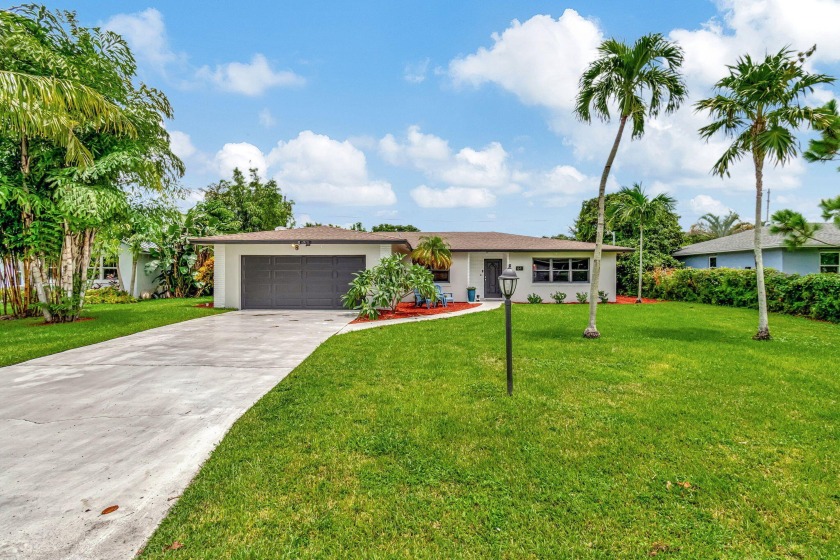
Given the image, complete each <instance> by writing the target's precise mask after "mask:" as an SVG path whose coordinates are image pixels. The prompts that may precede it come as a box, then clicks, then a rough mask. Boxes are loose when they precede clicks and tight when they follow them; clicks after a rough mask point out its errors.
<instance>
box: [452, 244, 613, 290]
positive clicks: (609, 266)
mask: <svg viewBox="0 0 840 560" xmlns="http://www.w3.org/2000/svg"><path fill="white" fill-rule="evenodd" d="M552 257H554V258H557V257H560V258H564V257H565V258H569V257H571V258H584V257H586V258H589V259H590V261H589V266H590V270H591V267H592V254H591V253H580V252H574V253H569V252H567V253H563V252H558V253H513V252H511V253H469V285H471V286H475V288H476V296H477V297H478V298H480V299H484V259H501V260H502V267H503V268H507V266H508V264H510V265H512V266H513V268H514V270H515V269H516V267H517V266H521V267H522V268H523V270H517V271H516V274H517V276H519V281H518V282H517V284H516V291H515V292H514V294H513V298H511V299H512V300H513V301H523V302H524V301H527V300H528V295H529V294H538V295H539V296H540V297H542V298H543V301H546V302H551V301H553V300H552V299H551V294H552V293H554V292H565V293H566V301H572V302H573V301H576V300H575V294H576V293H577V292H587V293H588V292H589V288H590V285H589V282H558V283H551V282H534V281H533V274H532V270H533V259H534V258H552ZM467 260H468V258H467V253H454V254H453V259H452V270H451V271H450V278H451V279H452V282H451V286H449V288H450V289H444V291H446V292H453V293H454V294H455V301H466V300H467V287H468V286H467V273H466V271H467ZM615 264H616V254H615V253H604V254H603V256H602V259H601V279H600V288H599V289H600V290H603V291H605V292H607V293H608V294H609V298H610V301H615V296H616V293H615V282H616V278H615ZM445 287H446V286H445Z"/></svg>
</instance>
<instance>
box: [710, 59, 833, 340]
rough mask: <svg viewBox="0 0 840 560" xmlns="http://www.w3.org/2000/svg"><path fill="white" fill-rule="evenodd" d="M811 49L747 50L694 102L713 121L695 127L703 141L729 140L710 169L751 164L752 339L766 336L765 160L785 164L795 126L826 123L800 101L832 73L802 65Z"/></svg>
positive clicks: (724, 171)
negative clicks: (755, 53)
mask: <svg viewBox="0 0 840 560" xmlns="http://www.w3.org/2000/svg"><path fill="white" fill-rule="evenodd" d="M813 52H814V49H811V50H809V51H808V52H805V53H798V55H797V54H794V52H793V51H791V50H789V49H787V48H784V49H782V50H780V51H779V52H778V53H776V54H772V55H770V54H768V55H766V56H765V57H764V60H761V61H756V60H753V59H752V58H751V57H750V56H749V55H745V56H743V57H741V58H739V59H738V61H737V62H736V63H735V65H734V66H729V75H728V76H726V77H725V78H722V79H721V80H719V81H718V82H717V83H716V84H715V89H716V90H717V94H716V95H714V96H713V97H710V98H708V99H703V100H701V101H698V102H697V104H696V105H695V108H696V110H697V111H708V112H709V116H710V117H711V118H712V123H711V124H709V125H706V126H704V127H703V128H701V129H700V136H701V137H702V138H705V139H706V140H708V139H709V138H711V137H712V136H714V135H715V134H717V133H718V132H723V133H724V134H725V135H726V136H727V137H730V138H732V139H733V140H732V144H730V146H729V147H728V148H727V149H726V151H725V152H724V153H723V155H721V157H720V159H718V161H717V162H716V163H715V165H714V167H713V168H712V173H713V174H715V175H720V176H721V177H722V176H724V175H726V176H728V175H729V170H730V169H731V168H732V166H733V165H734V164H735V163H736V162H737V161H739V160H740V159H741V158H742V157H745V156H750V157H751V158H752V160H753V165H754V167H755V237H754V247H753V251H754V253H755V270H756V282H757V287H758V332H757V333H756V335H755V336H754V337H753V338H755V339H756V340H769V339H770V327H769V324H768V318H767V293H766V290H765V286H764V261H763V259H762V254H761V231H762V221H761V213H762V212H761V210H762V196H763V183H764V163H765V161H770V162H773V163H774V164H777V165H785V164H786V163H787V162H789V161H790V160H792V159H793V158H795V157H796V155H797V153H798V151H799V148H798V143H797V141H796V137H795V136H794V131H796V130H797V129H799V128H800V127H802V126H811V127H813V128H817V129H819V128H820V127H823V126H827V123H828V119H829V116H828V115H827V113H826V112H825V111H824V110H822V109H813V108H810V107H807V106H803V105H801V103H800V102H801V99H802V97H803V96H804V95H805V94H806V93H809V92H812V91H813V90H814V86H816V85H819V84H828V83H831V82H833V81H834V78H832V77H830V76H827V75H824V74H811V73H809V72H806V71H805V70H804V68H803V64H804V63H805V60H806V59H807V58H808V57H809V56H810V55H811V54H813Z"/></svg>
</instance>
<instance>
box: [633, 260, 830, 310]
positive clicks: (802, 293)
mask: <svg viewBox="0 0 840 560" xmlns="http://www.w3.org/2000/svg"><path fill="white" fill-rule="evenodd" d="M764 278H765V283H766V286H767V305H768V307H769V309H770V311H776V312H779V313H788V314H791V315H804V316H806V317H811V318H813V319H822V320H824V321H831V322H833V323H840V274H808V275H806V276H799V275H797V274H784V273H781V272H778V271H776V270H773V269H765V272H764ZM644 287H645V295H646V296H647V297H652V298H656V299H666V300H674V301H696V302H698V303H711V304H714V305H728V306H732V307H750V308H753V309H756V308H758V301H757V300H758V291H757V288H756V281H755V270H741V269H735V268H712V269H701V268H677V269H659V270H655V271H653V272H648V273H645V277H644Z"/></svg>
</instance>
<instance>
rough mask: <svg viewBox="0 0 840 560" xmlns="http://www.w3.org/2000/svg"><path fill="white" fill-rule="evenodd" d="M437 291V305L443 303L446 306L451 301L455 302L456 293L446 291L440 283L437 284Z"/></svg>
mask: <svg viewBox="0 0 840 560" xmlns="http://www.w3.org/2000/svg"><path fill="white" fill-rule="evenodd" d="M435 291H436V292H437V301H436V302H435V306H437V305H439V304H441V303H442V304H443V306H444V307H446V306H447V304H449V303H455V295H454V294H453V293H452V292H444V291H443V288H441V287H440V284H435Z"/></svg>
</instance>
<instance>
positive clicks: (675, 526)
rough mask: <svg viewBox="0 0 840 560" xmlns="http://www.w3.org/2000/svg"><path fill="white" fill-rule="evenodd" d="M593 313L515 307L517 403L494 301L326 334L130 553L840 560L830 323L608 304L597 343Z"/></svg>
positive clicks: (836, 381) (834, 334) (835, 359)
mask: <svg viewBox="0 0 840 560" xmlns="http://www.w3.org/2000/svg"><path fill="white" fill-rule="evenodd" d="M586 313H587V307H586V306H582V305H565V306H557V305H542V306H536V305H532V306H525V305H517V306H515V307H514V310H513V315H514V322H515V327H514V345H515V347H514V356H515V358H514V360H515V377H516V389H515V393H514V396H513V397H512V398H509V397H507V395H506V393H505V378H504V362H503V355H504V346H503V345H504V337H503V317H504V316H503V312H502V310H497V311H493V312H489V313H479V314H474V315H468V316H465V317H461V318H456V319H450V320H443V321H429V322H421V323H415V324H411V325H401V326H392V327H388V328H384V329H375V330H369V331H362V332H357V333H352V334H347V335H340V336H336V337H333V338H332V339H330V340H329V341H327V342H326V343H325V344H323V345H322V346H321V347H320V348H319V349H318V350H317V351H316V352H315V353H314V354H313V355H312V356H311V357H310V358H309V359H308V360H306V361H305V362H304V363H303V364H302V365H301V366H300V367H298V368H297V369H296V370H295V371H294V372H293V373H292V374H291V375H290V377H289V378H288V379H286V380H284V381H283V382H282V383H280V384H279V385H278V386H277V387H275V388H274V389H273V390H272V391H271V392H270V393H269V394H268V395H266V396H265V397H264V398H263V399H262V400H261V401H260V402H259V403H258V404H257V405H256V406H254V408H253V409H251V410H250V411H249V412H248V413H246V414H245V416H244V417H243V418H242V419H240V420H239V421H238V422H237V423H236V424H235V426H234V427H233V428H232V430H231V431H230V433H229V434H228V435H227V437H226V438H225V439H224V440H223V441H222V443H221V444H220V445H219V447H218V448H217V449H216V451H215V452H214V453H213V455H212V456H211V458H210V459H209V460H208V462H207V463H206V464H205V465H204V467H203V468H202V470H201V472H200V474H199V475H198V476H197V478H196V479H195V480H194V481H193V483H192V485H191V486H190V487H189V489H188V490H187V491H185V492H184V494H183V496H182V497H181V498H180V500H179V501H178V503H177V504H176V505H175V506H174V508H173V510H172V511H171V512H170V515H169V516H168V517H167V518H166V520H165V521H164V522H163V524H162V525H161V527H160V528H159V529H158V530H157V532H156V533H155V535H154V536H153V538H152V539H151V541H150V542H149V544H148V545H147V546H146V548H145V554H144V555H143V558H191V559H192V558H208V559H211V558H212V559H220V558H237V559H245V558H249V559H251V558H253V559H256V558H298V557H322V558H333V557H339V558H342V557H369V558H398V557H410V558H415V557H421V558H456V557H463V558H643V557H648V556H649V555H656V556H660V557H667V558H691V559H695V558H751V559H754V558H838V557H840V538H838V535H840V477H838V473H840V467H838V466H839V465H840V438H838V434H840V327H838V326H837V325H832V324H826V323H819V322H814V321H809V320H806V319H799V318H793V317H787V316H775V315H774V316H772V317H771V328H772V329H773V332H774V335H775V337H776V338H775V340H774V341H773V342H769V343H761V342H754V341H752V340H751V338H750V337H751V336H752V335H753V334H754V332H755V328H756V320H757V318H756V312H755V311H750V310H743V309H729V308H719V307H712V306H705V305H693V304H683V303H667V304H657V305H643V306H633V305H611V306H604V307H602V308H601V310H600V313H599V322H598V325H599V327H600V328H601V331H602V333H603V335H604V336H603V338H601V339H600V340H597V341H591V340H584V339H582V338H581V332H582V330H583V327H584V326H585V324H586ZM175 541H178V542H179V543H181V544H182V545H183V547H182V548H180V549H177V550H166V551H165V550H164V549H165V548H166V547H168V546H170V545H172V543H173V542H175ZM654 553H656V554H654Z"/></svg>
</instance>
